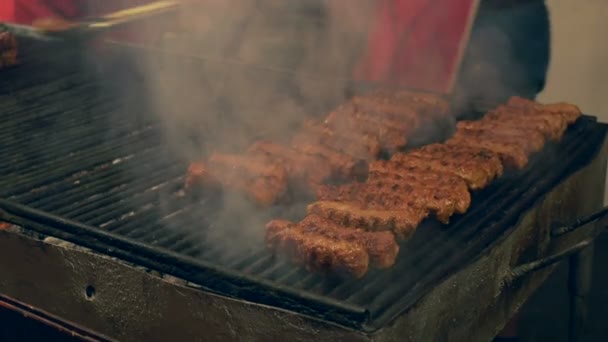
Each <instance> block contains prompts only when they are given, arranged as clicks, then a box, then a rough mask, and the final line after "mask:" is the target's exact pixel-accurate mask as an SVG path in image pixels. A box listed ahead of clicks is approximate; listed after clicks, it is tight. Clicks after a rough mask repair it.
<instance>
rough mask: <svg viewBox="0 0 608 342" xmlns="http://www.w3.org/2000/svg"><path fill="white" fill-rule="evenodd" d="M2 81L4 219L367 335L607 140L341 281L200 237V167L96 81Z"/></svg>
mask: <svg viewBox="0 0 608 342" xmlns="http://www.w3.org/2000/svg"><path fill="white" fill-rule="evenodd" d="M0 75H1V77H0V119H1V120H2V126H1V128H0V155H1V156H2V157H1V161H2V163H1V164H0V197H2V198H4V199H3V200H0V208H1V209H3V210H4V212H3V211H2V210H0V215H1V216H2V217H3V218H4V219H8V220H11V221H14V222H16V223H21V224H23V225H25V226H27V227H29V228H32V229H36V230H40V231H41V232H44V233H47V234H53V235H57V236H58V237H61V238H65V239H68V240H71V241H75V242H77V243H80V244H83V245H85V246H88V247H91V248H94V249H97V250H98V251H101V252H104V253H108V254H111V255H118V256H121V257H124V258H127V259H130V260H133V261H135V262H138V263H140V264H143V265H145V266H149V267H153V268H156V269H159V270H160V271H163V272H167V273H171V274H174V275H176V276H180V277H183V278H186V279H188V280H190V281H193V282H195V283H198V284H200V285H202V286H203V287H204V288H206V289H209V290H211V291H214V292H217V293H220V294H224V295H228V296H233V297H237V298H242V299H245V300H249V301H253V302H258V303H264V304H269V305H275V306H279V307H282V308H285V309H289V310H294V311H297V312H301V313H304V314H309V315H312V316H315V317H319V318H321V319H327V320H331V321H334V322H337V323H340V324H343V325H348V326H351V327H354V328H358V329H364V330H367V331H373V330H375V329H377V328H379V327H381V326H382V325H384V324H386V323H387V322H389V321H390V320H391V319H393V318H394V317H396V316H397V315H398V314H400V313H401V312H403V311H405V310H407V309H408V308H409V307H410V306H411V305H413V304H414V303H415V302H416V301H417V300H418V299H419V298H420V297H421V296H422V295H424V294H425V293H426V292H427V291H428V290H429V289H431V288H432V287H433V286H435V285H436V284H437V283H438V282H439V281H441V280H442V279H444V278H445V277H447V276H448V275H449V274H450V272H452V271H453V270H455V269H456V268H458V267H461V266H462V265H464V264H466V263H468V262H471V261H472V260H474V259H475V257H477V256H479V255H480V254H481V253H483V251H484V250H485V249H486V248H488V247H489V246H491V245H492V243H493V242H494V241H496V239H497V238H498V237H499V236H500V235H501V234H503V233H504V232H505V231H507V230H508V229H509V228H510V227H512V226H513V225H514V224H516V222H517V220H518V218H519V217H520V215H521V214H522V213H523V211H524V210H525V209H526V208H527V207H529V206H530V205H531V204H532V203H533V202H534V201H535V200H536V199H537V198H538V197H539V196H541V195H542V194H544V193H545V192H546V191H548V190H549V189H550V188H551V187H552V186H554V185H555V184H556V183H557V182H559V181H560V180H561V179H563V177H565V176H566V175H567V174H569V173H571V172H573V171H575V170H576V169H578V168H580V167H582V166H583V165H584V164H586V163H588V162H590V161H591V160H592V159H593V158H594V156H595V153H597V147H598V146H599V145H601V142H602V141H603V139H604V135H605V129H604V127H603V126H601V125H598V124H596V123H595V122H594V120H593V119H591V118H589V117H585V118H583V119H581V120H580V121H579V122H578V123H577V124H576V125H575V126H574V127H573V128H571V129H570V131H569V132H568V134H567V136H566V137H565V139H564V140H563V141H562V142H561V143H560V145H559V146H550V147H548V148H547V150H546V151H545V152H544V153H543V155H542V156H538V157H537V158H534V159H535V160H533V162H532V163H531V165H530V167H529V168H528V169H527V170H525V171H524V172H522V173H519V174H514V175H507V176H506V177H504V178H503V179H502V180H499V181H497V182H495V184H493V185H492V186H491V187H489V188H488V189H486V190H484V191H481V192H479V193H476V194H474V196H473V205H472V207H471V209H470V210H469V212H468V213H467V214H466V215H464V216H460V217H455V218H454V219H453V222H452V223H451V224H450V225H449V226H448V227H442V226H440V225H439V224H436V223H432V222H427V223H426V224H425V225H424V226H423V227H421V228H420V229H419V231H418V232H417V233H416V234H415V236H414V237H413V239H411V240H410V241H408V242H407V243H405V244H403V245H402V250H401V253H400V256H399V259H398V262H397V264H396V265H395V266H394V267H393V268H392V269H390V270H388V271H372V272H370V273H369V274H368V275H367V276H366V277H365V278H364V279H362V280H359V281H352V280H340V279H329V278H323V277H321V276H319V275H315V274H310V273H308V272H306V271H304V270H302V269H300V268H297V267H294V266H293V265H290V264H288V263H285V262H283V261H281V260H276V259H274V258H273V257H272V256H271V254H270V253H269V252H268V251H266V249H265V248H264V246H263V244H261V243H260V244H259V245H258V246H257V247H254V248H252V250H250V251H247V253H243V252H242V251H237V250H233V251H225V250H223V248H222V246H217V245H215V244H214V243H213V241H212V240H211V239H209V238H208V236H207V234H206V230H205V229H198V228H197V229H196V230H195V229H191V228H192V227H201V225H202V223H204V222H207V221H209V217H210V215H212V213H213V212H214V210H215V209H217V208H216V207H217V203H216V201H215V200H214V197H207V198H203V199H199V200H197V201H193V200H192V198H189V197H187V196H183V195H182V194H181V192H180V187H181V185H182V182H183V176H184V171H185V170H186V167H187V165H186V163H185V162H184V161H179V160H177V159H176V158H174V157H173V156H172V155H171V153H170V151H169V149H168V148H167V147H166V146H165V144H164V143H163V140H162V137H161V131H160V129H159V124H158V123H157V122H155V119H154V118H153V117H151V116H150V117H146V116H145V115H140V116H138V117H137V119H133V117H134V115H132V113H127V112H125V111H129V110H131V111H132V110H133V107H128V106H125V103H124V102H121V100H118V99H117V98H116V97H114V96H112V95H111V93H110V92H108V91H106V90H107V88H105V87H102V86H101V85H100V84H99V83H98V82H96V81H95V79H94V78H91V77H90V75H88V74H85V73H78V72H77V70H73V72H66V71H62V72H59V71H53V70H51V69H49V68H46V69H44V68H41V67H39V66H35V65H33V66H31V67H30V66H26V67H20V68H16V69H13V70H9V71H7V72H4V73H2V74H0ZM541 159H542V160H543V163H539V162H538V161H539V160H541ZM133 170H138V172H133ZM32 208H33V209H36V210H33V209H32ZM282 209H285V208H275V211H274V212H280V211H281V210H282ZM50 214H52V215H50ZM271 215H272V213H268V216H269V217H270V216H271ZM66 219H67V220H66ZM78 223H81V224H78ZM214 229H221V227H214ZM260 229H263V228H262V227H260Z"/></svg>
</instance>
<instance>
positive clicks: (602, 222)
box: [504, 207, 608, 284]
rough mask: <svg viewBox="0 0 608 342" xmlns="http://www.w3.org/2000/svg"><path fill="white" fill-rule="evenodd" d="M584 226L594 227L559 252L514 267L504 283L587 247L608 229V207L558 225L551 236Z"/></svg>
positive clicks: (557, 235)
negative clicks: (566, 223)
mask: <svg viewBox="0 0 608 342" xmlns="http://www.w3.org/2000/svg"><path fill="white" fill-rule="evenodd" d="M583 228H591V229H592V231H591V232H590V233H589V235H588V236H587V237H586V238H585V239H584V240H582V241H579V242H578V243H576V244H574V245H572V246H571V247H569V248H567V249H565V250H563V251H561V252H559V253H556V254H553V255H551V256H548V257H546V258H543V259H539V260H535V261H532V262H529V263H526V264H522V265H519V266H517V267H515V268H513V269H512V270H511V272H510V273H509V274H508V275H507V277H506V279H505V281H504V283H505V284H509V283H512V282H513V281H515V280H517V279H519V278H521V277H523V276H525V275H527V274H529V273H532V272H534V271H537V270H540V269H542V268H545V267H548V266H551V265H553V264H556V263H558V262H560V261H561V260H562V259H563V258H565V257H568V256H571V255H574V254H576V253H578V252H580V251H582V250H583V249H585V248H586V247H587V246H589V245H590V244H591V243H592V242H593V240H594V239H595V237H597V236H598V235H600V234H601V233H602V232H604V230H606V228H608V207H604V208H603V209H601V210H600V211H597V212H595V213H594V214H592V215H590V216H587V217H585V218H583V219H579V220H577V221H576V222H575V223H574V224H573V225H569V226H562V225H560V226H558V227H557V228H556V229H553V230H552V231H551V236H552V237H553V238H555V237H559V236H563V235H565V234H568V233H571V232H574V231H576V230H579V229H583Z"/></svg>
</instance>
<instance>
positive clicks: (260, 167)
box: [185, 153, 288, 206]
mask: <svg viewBox="0 0 608 342" xmlns="http://www.w3.org/2000/svg"><path fill="white" fill-rule="evenodd" d="M197 184H200V185H206V186H221V187H222V188H224V189H228V190H234V191H237V192H242V193H244V194H246V195H247V196H248V197H250V198H251V199H252V200H253V201H254V202H255V203H258V204H260V205H262V206H270V205H272V204H275V203H276V202H277V201H278V200H279V199H281V197H282V196H283V195H284V194H285V193H286V192H287V186H288V178H287V172H286V171H285V168H284V167H283V166H282V165H281V164H278V163H274V164H269V163H268V162H267V161H266V160H263V159H259V158H254V157H251V156H240V155H231V154H221V153H216V154H214V155H212V156H211V157H210V158H209V160H208V162H207V163H206V164H203V163H200V162H195V163H192V164H190V167H189V169H188V174H187V176H186V182H185V188H186V189H190V188H192V187H193V186H195V185H197Z"/></svg>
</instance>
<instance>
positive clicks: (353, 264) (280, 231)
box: [266, 220, 369, 278]
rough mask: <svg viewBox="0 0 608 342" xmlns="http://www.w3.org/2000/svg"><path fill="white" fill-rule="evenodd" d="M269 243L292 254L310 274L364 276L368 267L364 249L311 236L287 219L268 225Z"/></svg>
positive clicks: (334, 240)
mask: <svg viewBox="0 0 608 342" xmlns="http://www.w3.org/2000/svg"><path fill="white" fill-rule="evenodd" d="M266 243H267V245H268V246H269V247H270V248H271V249H272V250H276V251H281V252H283V253H288V254H290V257H291V258H292V259H293V261H294V262H296V263H298V264H301V265H303V266H305V267H306V269H308V270H309V271H314V272H322V273H331V274H341V273H346V274H349V275H351V276H353V277H355V278H361V277H363V276H364V275H365V274H366V273H367V270H368V268H369V254H368V253H367V251H366V250H365V247H364V246H361V245H359V244H357V243H353V242H350V241H343V240H336V239H332V238H331V237H328V236H324V235H322V234H309V233H307V232H306V231H305V229H304V227H303V226H299V225H296V224H293V223H292V222H290V221H285V220H273V221H271V222H269V223H268V224H267V225H266Z"/></svg>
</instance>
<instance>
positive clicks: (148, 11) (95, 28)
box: [4, 1, 179, 40]
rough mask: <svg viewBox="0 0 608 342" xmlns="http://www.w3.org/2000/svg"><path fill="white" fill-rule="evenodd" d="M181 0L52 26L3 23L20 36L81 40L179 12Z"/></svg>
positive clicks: (152, 4)
mask: <svg viewBox="0 0 608 342" xmlns="http://www.w3.org/2000/svg"><path fill="white" fill-rule="evenodd" d="M178 7H179V2H178V1H156V2H153V3H149V4H146V5H142V6H136V7H132V8H128V9H124V10H120V11H117V12H113V13H109V14H106V15H103V16H101V17H94V18H89V19H85V20H82V21H80V22H73V23H66V24H61V25H56V26H50V27H41V26H26V25H18V24H9V23H6V24H4V26H6V28H8V30H10V31H12V32H13V33H14V34H15V35H17V36H25V37H29V38H34V39H38V40H80V39H86V38H89V37H91V36H94V35H96V34H99V33H104V32H106V31H110V30H114V29H117V28H120V27H122V26H125V25H129V24H133V23H136V22H139V21H143V20H147V19H151V18H154V17H157V16H162V15H166V14H170V13H174V12H176V10H177V9H178Z"/></svg>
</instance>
